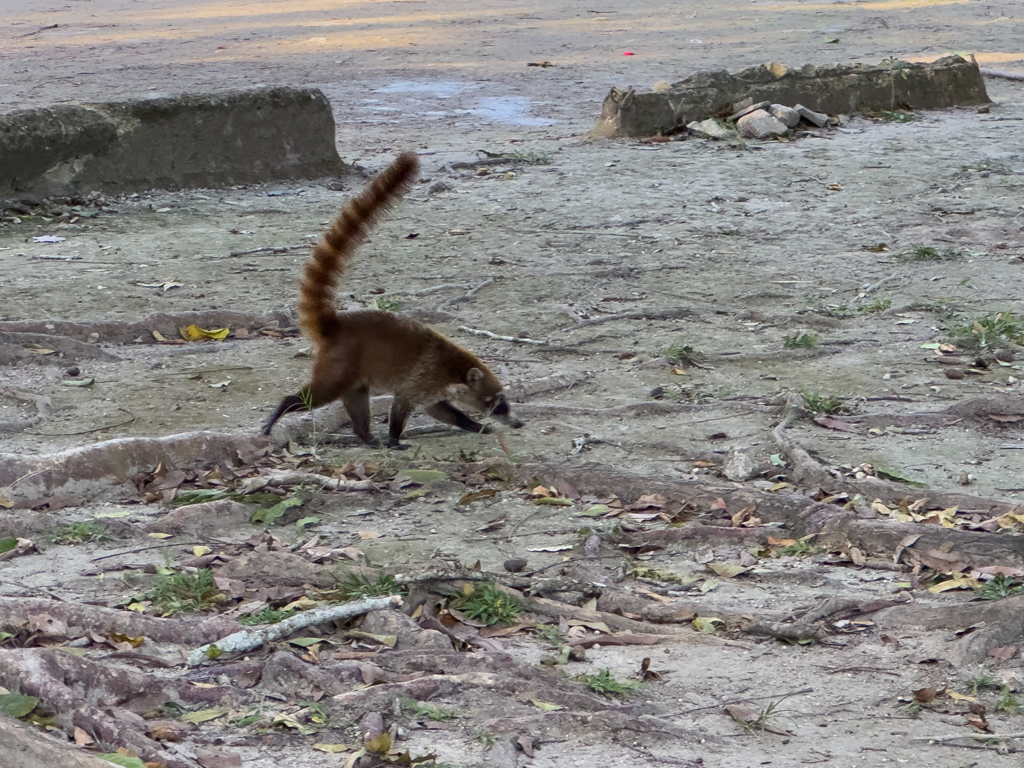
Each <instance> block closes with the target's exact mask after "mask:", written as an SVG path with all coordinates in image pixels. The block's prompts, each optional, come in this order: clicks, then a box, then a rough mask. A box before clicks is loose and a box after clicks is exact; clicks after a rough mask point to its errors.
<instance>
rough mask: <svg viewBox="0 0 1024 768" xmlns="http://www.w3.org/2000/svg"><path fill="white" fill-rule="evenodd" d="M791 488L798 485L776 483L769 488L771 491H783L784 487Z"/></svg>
mask: <svg viewBox="0 0 1024 768" xmlns="http://www.w3.org/2000/svg"><path fill="white" fill-rule="evenodd" d="M790 488H796V486H795V485H793V484H792V483H776V484H775V485H773V486H772V487H771V488H769V489H768V490H769V492H774V491H781V490H783V489H786V490H788V489H790Z"/></svg>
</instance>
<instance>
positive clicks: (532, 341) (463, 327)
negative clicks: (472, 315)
mask: <svg viewBox="0 0 1024 768" xmlns="http://www.w3.org/2000/svg"><path fill="white" fill-rule="evenodd" d="M459 330H460V331H465V332H466V333H472V334H473V335H474V336H486V337H487V338H489V339H497V340H498V341H511V342H513V343H515V344H541V345H543V344H547V342H546V341H538V340H537V339H528V338H524V337H521V336H502V335H501V334H500V333H492V332H491V331H485V330H483V329H482V328H470V327H469V326H467V325H460V326H459Z"/></svg>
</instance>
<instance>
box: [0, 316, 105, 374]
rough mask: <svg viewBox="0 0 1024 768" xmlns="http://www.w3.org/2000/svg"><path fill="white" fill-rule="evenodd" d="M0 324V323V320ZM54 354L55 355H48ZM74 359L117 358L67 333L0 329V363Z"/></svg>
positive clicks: (52, 361)
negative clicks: (65, 334) (33, 349)
mask: <svg viewBox="0 0 1024 768" xmlns="http://www.w3.org/2000/svg"><path fill="white" fill-rule="evenodd" d="M0 325H2V323H0ZM32 348H35V349H45V350H50V352H47V353H46V354H41V353H39V352H33V351H32ZM51 353H56V354H57V355H58V357H52V356H51ZM75 360H102V361H110V360H117V357H116V356H114V355H112V354H110V353H109V352H107V351H106V350H104V349H101V348H100V347H97V346H96V345H95V344H88V343H86V342H84V341H79V340H78V339H73V338H71V337H69V336H61V335H59V334H53V333H45V332H43V333H16V332H13V331H8V332H0V364H2V365H14V364H16V363H25V362H32V363H39V364H42V365H53V364H54V363H57V362H60V363H63V364H67V363H70V362H72V361H75Z"/></svg>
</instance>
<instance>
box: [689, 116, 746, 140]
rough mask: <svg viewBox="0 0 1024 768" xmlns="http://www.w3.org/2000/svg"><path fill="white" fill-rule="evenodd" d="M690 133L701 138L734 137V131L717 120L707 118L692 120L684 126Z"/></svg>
mask: <svg viewBox="0 0 1024 768" xmlns="http://www.w3.org/2000/svg"><path fill="white" fill-rule="evenodd" d="M686 130H687V131H689V132H690V134H691V135H693V136H696V137H698V138H701V139H735V138H736V131H734V130H733V129H732V128H730V127H728V126H727V125H723V124H722V123H721V122H719V121H718V120H713V119H708V120H702V121H701V122H699V123H698V122H696V121H694V122H692V123H690V124H689V125H687V126H686Z"/></svg>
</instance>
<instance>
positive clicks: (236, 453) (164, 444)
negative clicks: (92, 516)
mask: <svg viewBox="0 0 1024 768" xmlns="http://www.w3.org/2000/svg"><path fill="white" fill-rule="evenodd" d="M270 444H271V443H270V441H269V440H268V439H266V438H262V437H241V436H235V435H224V434H218V433H216V432H186V433H183V434H178V435H168V436H167V437H159V438H147V437H135V438H119V439H116V440H108V441H106V442H102V443H96V444H95V445H88V446H84V447H80V448H72V449H70V450H67V451H62V452H60V453H56V454H51V455H48V456H24V455H19V454H9V453H4V454H0V495H3V496H6V497H7V498H9V499H11V500H13V501H17V500H18V499H35V498H39V497H43V496H51V495H54V494H58V493H59V494H62V495H69V496H74V497H75V498H76V499H79V500H85V499H90V498H96V497H99V496H102V495H104V494H106V495H111V494H112V493H113V492H116V493H118V494H121V495H124V493H125V492H126V491H127V492H128V493H130V494H132V495H134V494H135V493H136V489H135V487H134V486H133V485H131V479H132V478H133V477H134V476H135V475H137V474H139V473H140V472H143V471H147V470H151V469H152V468H153V467H155V466H157V465H158V464H163V465H164V466H165V467H168V468H179V467H183V466H188V465H192V464H195V463H198V462H202V463H204V464H206V463H209V464H213V463H231V462H234V461H239V460H240V458H239V457H243V458H245V457H251V456H255V455H257V454H258V453H259V452H260V451H261V450H263V449H265V448H266V447H267V446H269V445H270ZM125 486H128V487H127V488H126V487H125Z"/></svg>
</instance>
